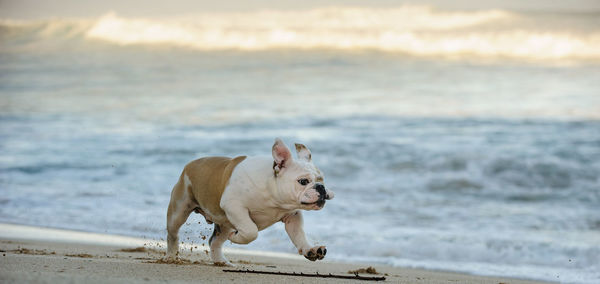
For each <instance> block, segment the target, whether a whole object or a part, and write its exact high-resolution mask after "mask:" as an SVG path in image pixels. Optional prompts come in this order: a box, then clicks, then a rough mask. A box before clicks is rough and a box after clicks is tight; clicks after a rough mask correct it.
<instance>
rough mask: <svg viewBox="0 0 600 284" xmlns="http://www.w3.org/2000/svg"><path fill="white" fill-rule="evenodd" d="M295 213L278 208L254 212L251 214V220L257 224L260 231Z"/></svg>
mask: <svg viewBox="0 0 600 284" xmlns="http://www.w3.org/2000/svg"><path fill="white" fill-rule="evenodd" d="M293 212H294V211H289V210H282V209H276V208H267V209H260V210H254V211H251V212H250V218H251V219H252V221H253V222H254V224H256V227H258V230H259V231H262V230H264V229H266V228H267V227H269V226H271V225H273V224H275V223H277V222H278V221H281V219H282V218H283V217H285V216H286V215H289V214H291V213H293Z"/></svg>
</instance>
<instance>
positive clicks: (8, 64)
mask: <svg viewBox="0 0 600 284" xmlns="http://www.w3.org/2000/svg"><path fill="white" fill-rule="evenodd" d="M599 90H600V9H597V10H590V11H583V12H573V11H556V10H552V11H539V10H538V11H522V10H509V9H483V10H444V9H441V8H436V7H431V6H398V7H395V8H385V9H384V8H372V7H371V8H368V7H324V8H314V9H305V10H285V11H284V10H261V11H247V12H203V13H197V14H189V15H183V16H170V17H164V18H158V17H156V18H141V17H127V16H121V15H119V14H118V13H114V12H109V13H106V14H104V15H102V16H99V17H94V18H78V19H76V18H53V19H48V20H17V19H2V20H0V222H7V223H16V224H27V225H36V226H43V227H53V228H65V229H75V230H82V231H90V232H100V233H110V234H119V235H127V236H136V237H144V238H147V239H150V240H159V239H161V238H162V239H164V238H165V235H166V230H165V226H166V225H165V219H166V216H165V215H166V208H167V204H168V202H169V197H170V192H171V189H172V187H173V185H174V184H175V183H176V181H177V179H178V178H179V174H180V173H181V170H182V168H183V166H184V165H185V164H186V163H187V162H189V161H191V160H194V159H196V158H199V157H202V156H208V155H224V156H236V155H267V156H268V155H270V149H271V145H272V143H273V140H274V138H275V137H281V138H282V139H283V140H284V141H285V142H286V143H288V145H290V146H291V145H293V143H294V142H299V143H304V144H305V145H307V146H308V147H309V148H310V149H311V151H312V155H313V160H314V161H315V164H316V165H317V166H318V167H319V168H320V169H321V170H322V171H323V173H324V174H325V182H326V184H327V185H328V187H329V188H331V189H332V190H334V191H335V193H336V197H335V199H333V200H332V201H330V202H327V205H326V206H325V208H324V209H323V210H321V211H316V212H306V213H305V230H306V232H307V235H308V238H309V239H310V240H311V241H312V242H313V243H316V244H320V245H327V248H328V255H327V257H328V258H329V259H333V260H338V261H365V262H369V263H373V264H377V263H381V264H388V265H394V266H403V267H418V268H427V269H439V270H449V271H459V272H467V273H474V274H481V275H501V276H512V277H518V278H526V279H539V280H547V281H558V282H564V283H598V282H600V210H599V208H600V91H599ZM199 222H200V224H199ZM211 228H212V227H211V226H209V225H207V224H206V223H205V222H204V220H203V219H202V218H200V217H199V216H198V215H195V214H193V215H192V216H191V217H190V219H189V220H188V222H187V223H186V225H184V226H183V227H182V230H181V236H180V238H181V239H182V240H185V241H189V242H195V243H202V242H204V241H203V240H202V239H201V236H203V235H204V236H209V235H210V234H211ZM226 246H229V247H239V248H247V249H259V250H269V251H277V252H289V253H295V252H296V249H295V248H294V247H293V245H292V243H291V241H289V239H288V237H287V235H286V233H285V230H284V228H283V225H281V224H275V225H274V226H272V227H270V228H268V229H266V230H264V231H262V232H261V233H260V234H259V237H258V239H257V240H256V241H254V242H253V243H251V244H249V245H247V246H238V245H233V244H227V245H226Z"/></svg>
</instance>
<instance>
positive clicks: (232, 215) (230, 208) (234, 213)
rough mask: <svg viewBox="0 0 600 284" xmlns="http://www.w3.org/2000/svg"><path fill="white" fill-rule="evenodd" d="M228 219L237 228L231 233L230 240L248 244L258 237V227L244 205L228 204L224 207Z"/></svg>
mask: <svg viewBox="0 0 600 284" xmlns="http://www.w3.org/2000/svg"><path fill="white" fill-rule="evenodd" d="M223 210H224V211H225V214H226V215H227V219H229V222H230V223H231V225H232V226H233V227H234V228H235V230H234V231H233V232H231V233H230V234H229V240H230V241H232V242H233V243H236V244H248V243H250V242H251V241H254V240H255V239H256V237H258V227H257V226H256V224H255V223H254V221H252V219H251V218H250V213H249V211H248V209H247V208H245V207H244V206H236V205H233V204H228V205H227V207H225V208H223Z"/></svg>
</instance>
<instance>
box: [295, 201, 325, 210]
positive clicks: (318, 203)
mask: <svg viewBox="0 0 600 284" xmlns="http://www.w3.org/2000/svg"><path fill="white" fill-rule="evenodd" d="M301 203H302V205H317V206H318V207H319V208H323V206H325V199H319V200H317V201H315V202H310V203H309V202H301Z"/></svg>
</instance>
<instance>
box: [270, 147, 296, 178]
mask: <svg viewBox="0 0 600 284" xmlns="http://www.w3.org/2000/svg"><path fill="white" fill-rule="evenodd" d="M272 151H273V160H274V162H273V170H274V171H275V174H277V173H278V172H279V171H281V170H282V169H283V168H285V167H286V166H287V165H288V163H289V162H290V161H291V160H292V153H291V152H290V149H289V148H288V147H287V146H285V144H284V143H283V141H281V139H279V138H276V139H275V144H273V150H272Z"/></svg>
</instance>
